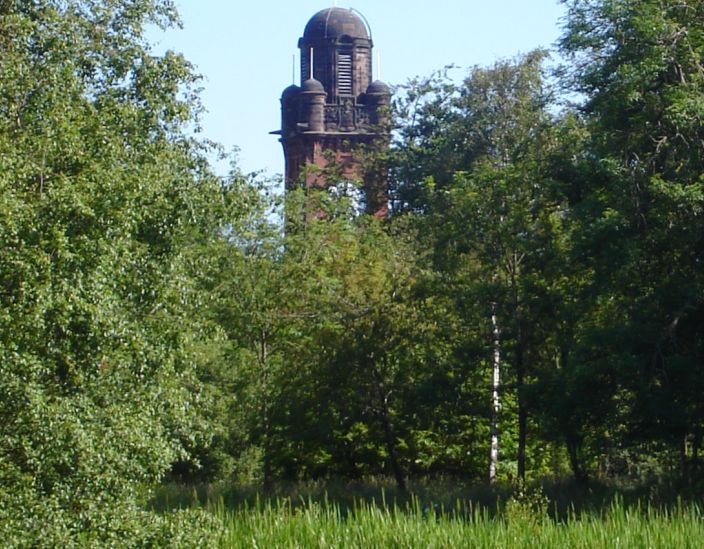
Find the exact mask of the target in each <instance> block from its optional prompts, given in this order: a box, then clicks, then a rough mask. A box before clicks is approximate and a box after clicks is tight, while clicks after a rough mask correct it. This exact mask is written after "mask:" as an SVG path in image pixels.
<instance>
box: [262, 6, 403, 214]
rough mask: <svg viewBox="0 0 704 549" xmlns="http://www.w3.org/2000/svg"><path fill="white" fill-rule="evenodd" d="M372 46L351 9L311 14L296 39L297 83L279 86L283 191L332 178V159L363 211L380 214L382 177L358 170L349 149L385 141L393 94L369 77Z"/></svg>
mask: <svg viewBox="0 0 704 549" xmlns="http://www.w3.org/2000/svg"><path fill="white" fill-rule="evenodd" d="M372 46H373V45H372V38H371V33H370V31H369V28H368V25H367V24H366V22H365V21H364V20H363V18H362V17H361V16H360V15H359V14H358V13H357V12H355V11H354V10H352V9H344V8H337V7H333V8H327V9H324V10H322V11H320V12H318V13H316V14H315V15H314V16H313V17H312V18H311V19H310V21H308V24H307V25H306V27H305V30H304V32H303V36H302V37H301V38H300V39H299V41H298V47H299V48H300V50H301V54H300V56H301V85H300V86H297V85H295V84H294V85H291V86H289V87H288V88H286V89H285V90H284V92H283V94H282V96H281V130H279V131H276V132H272V133H274V134H278V135H280V136H281V139H280V140H281V143H282V145H283V149H284V157H285V160H286V188H287V189H291V188H294V187H296V186H298V185H304V186H305V187H307V188H310V187H320V188H323V187H327V186H329V185H331V184H334V183H336V182H334V181H328V179H329V176H328V175H326V173H325V168H326V167H327V166H329V165H330V164H331V163H334V165H335V166H336V168H337V172H336V173H338V174H340V175H338V177H340V178H341V179H342V180H345V179H347V180H359V179H361V180H362V181H363V188H364V195H365V196H364V199H365V208H366V211H367V212H368V213H372V214H374V215H377V216H380V217H383V216H385V215H386V214H387V212H388V196H387V189H386V178H385V177H384V176H383V174H379V173H377V174H373V173H369V172H370V170H367V173H362V172H363V170H362V167H361V164H360V161H359V159H358V155H357V154H355V152H356V151H359V149H360V147H362V146H365V145H366V146H369V145H373V144H377V145H379V146H382V147H383V146H385V145H386V144H387V143H388V135H387V134H386V132H385V131H383V130H381V128H382V127H383V126H384V122H385V119H384V118H385V115H386V113H387V111H388V106H389V103H390V99H391V92H390V90H389V87H388V86H387V85H386V84H384V83H383V82H380V81H375V82H372ZM311 166H313V167H314V168H310V167H311ZM315 167H317V168H315Z"/></svg>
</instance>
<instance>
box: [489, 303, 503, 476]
mask: <svg viewBox="0 0 704 549" xmlns="http://www.w3.org/2000/svg"><path fill="white" fill-rule="evenodd" d="M492 309H493V310H492V314H491V326H492V329H493V340H494V368H493V376H492V384H491V401H492V412H491V449H490V452H489V482H490V483H494V482H495V481H496V472H497V469H498V467H499V412H500V410H501V397H500V395H499V390H500V388H501V332H500V330H499V324H498V321H497V320H496V305H494V306H493V307H492Z"/></svg>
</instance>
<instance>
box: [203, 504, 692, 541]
mask: <svg viewBox="0 0 704 549" xmlns="http://www.w3.org/2000/svg"><path fill="white" fill-rule="evenodd" d="M214 512H215V514H216V516H218V517H219V518H220V520H221V521H222V524H223V525H224V531H223V534H222V536H221V539H220V546H221V547H223V548H240V547H241V548H244V547H249V548H251V547H286V548H295V547H301V548H304V547H320V548H323V547H340V548H374V547H379V548H388V547H408V548H433V547H437V548H440V547H443V548H445V547H446V548H454V547H476V548H483V547H487V548H488V547H492V548H493V547H526V548H531V547H535V548H546V547H560V548H562V547H564V548H579V547H594V548H601V547H643V548H648V547H662V548H689V547H691V548H701V547H704V524H703V523H702V514H701V512H700V511H699V509H698V508H696V507H694V508H686V509H685V508H682V509H679V510H677V511H675V512H673V513H668V512H655V511H652V510H645V511H641V510H637V509H624V508H623V507H622V506H619V505H618V504H615V505H614V506H613V507H612V508H611V509H610V510H609V511H608V512H607V513H606V514H605V515H603V516H598V515H586V516H582V517H581V518H580V519H574V520H568V521H566V522H555V521H554V520H552V519H550V518H547V517H539V516H538V517H535V516H518V517H516V518H513V519H512V518H510V517H508V518H505V517H497V518H491V517H490V516H489V514H488V513H487V512H486V511H482V510H480V509H475V510H468V514H465V515H464V516H459V515H457V514H454V515H447V514H443V513H442V512H441V513H437V514H436V513H435V512H430V513H428V512H427V510H425V509H422V508H420V507H417V508H410V509H403V510H402V509H400V508H399V507H393V508H390V509H389V508H384V507H379V506H375V505H369V504H366V503H360V504H359V505H358V506H357V507H356V508H354V509H353V510H351V512H349V513H346V514H343V513H342V512H341V510H340V508H339V506H337V505H335V504H327V505H325V504H322V505H321V504H319V503H311V504H310V505H306V506H303V507H294V506H292V505H291V504H290V502H286V501H282V502H279V503H278V504H276V505H272V504H266V505H263V506H260V507H254V508H249V509H246V508H245V509H241V510H237V511H231V510H227V509H226V508H224V507H220V508H216V509H214Z"/></svg>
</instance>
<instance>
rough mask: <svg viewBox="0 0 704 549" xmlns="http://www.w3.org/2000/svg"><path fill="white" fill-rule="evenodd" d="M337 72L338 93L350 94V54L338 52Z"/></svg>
mask: <svg viewBox="0 0 704 549" xmlns="http://www.w3.org/2000/svg"><path fill="white" fill-rule="evenodd" d="M337 74H338V77H337V89H338V93H339V94H340V95H352V54H349V53H340V54H338V57H337Z"/></svg>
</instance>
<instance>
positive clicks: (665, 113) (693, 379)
mask: <svg viewBox="0 0 704 549" xmlns="http://www.w3.org/2000/svg"><path fill="white" fill-rule="evenodd" d="M567 6H568V19H567V27H566V32H565V35H564V37H563V39H562V42H561V46H562V50H563V52H564V53H565V54H566V55H567V56H568V60H569V61H570V63H571V64H570V66H569V67H568V68H567V69H566V71H565V73H566V74H565V76H566V83H567V85H569V86H571V87H572V88H573V89H575V90H576V91H579V92H580V93H582V94H584V97H585V101H584V105H583V111H584V115H585V117H586V120H587V122H588V124H589V128H590V131H591V135H592V142H591V143H590V149H591V155H592V157H593V158H595V159H597V160H598V169H594V170H593V171H592V174H593V178H592V180H591V181H590V182H589V183H588V184H587V185H586V186H585V188H584V193H583V194H584V201H583V204H582V206H580V207H578V208H576V209H575V218H576V219H580V218H581V220H580V221H579V222H580V223H581V225H582V227H583V231H582V236H581V241H582V243H581V246H582V249H583V250H584V251H585V252H586V253H588V254H589V255H590V256H591V259H590V261H589V268H590V269H591V270H592V272H593V273H594V275H593V284H592V285H591V287H590V288H589V292H590V293H591V295H592V297H593V299H592V301H593V303H594V305H595V306H594V308H593V309H592V311H591V312H589V313H588V314H589V316H588V318H590V319H591V321H590V322H589V324H585V325H584V326H585V332H584V334H583V335H582V336H581V338H580V339H581V341H582V342H583V343H584V344H583V345H581V346H580V347H581V350H578V355H579V356H578V361H579V362H580V363H581V366H580V367H581V368H586V367H588V366H590V367H592V368H593V369H594V370H595V372H597V371H602V372H603V373H604V375H606V376H608V378H609V379H610V383H609V386H610V387H611V392H610V395H611V403H612V405H611V406H609V407H608V408H607V409H610V410H613V414H612V415H610V416H602V418H601V419H602V423H611V424H612V425H620V426H621V428H620V430H617V432H619V436H618V437H616V440H617V444H620V445H626V446H632V445H634V444H637V443H642V442H649V443H654V444H656V445H657V444H661V443H664V444H666V445H667V446H669V447H670V448H671V449H672V450H675V449H677V451H678V452H679V454H680V457H681V462H682V465H683V467H685V468H686V466H687V464H688V462H689V461H691V460H694V461H696V452H697V448H698V447H699V446H700V445H701V442H702V440H701V425H702V415H701V412H702V410H701V407H700V406H699V405H698V404H697V403H698V402H700V401H701V399H700V398H699V396H698V395H700V394H701V391H702V376H701V360H702V352H701V351H702V342H701V334H700V331H701V330H700V329H699V328H700V327H701V319H702V310H703V303H702V295H704V294H703V293H702V276H701V272H702V271H701V262H702V234H703V233H702V216H701V212H702V205H703V203H704V192H703V191H704V186H703V180H702V176H701V174H702V167H703V166H702V159H703V156H702V155H703V154H704V149H702V146H701V142H702V115H703V113H704V111H703V110H702V105H703V104H704V95H703V93H704V92H703V91H702V90H703V89H704V87H703V86H702V84H703V80H702V79H703V78H704V71H703V70H702V65H701V51H702V48H704V35H703V33H702V30H701V29H702V22H703V21H704V6H702V4H701V2H687V1H685V2H675V1H649V0H647V1H639V2H636V1H631V0H613V1H602V0H598V1H597V0H590V1H583V0H577V1H571V2H567Z"/></svg>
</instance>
